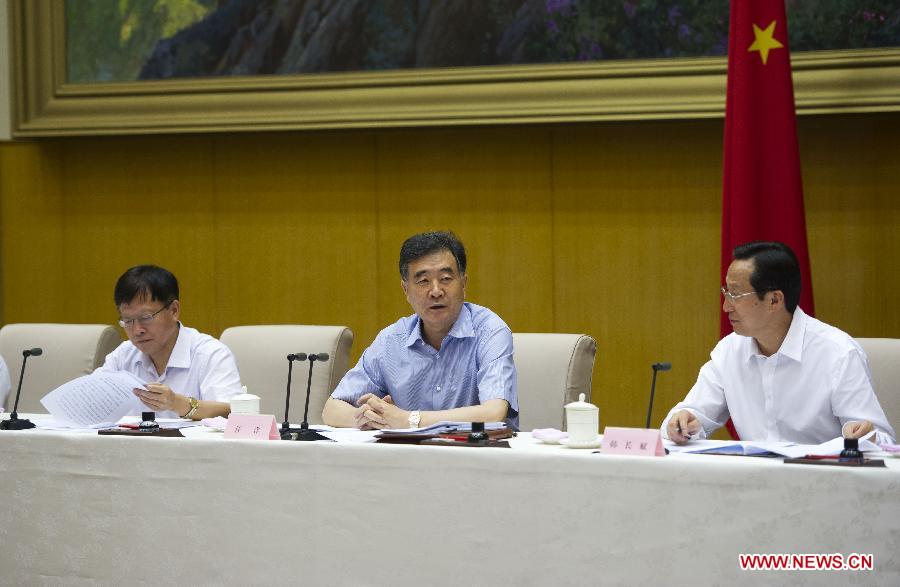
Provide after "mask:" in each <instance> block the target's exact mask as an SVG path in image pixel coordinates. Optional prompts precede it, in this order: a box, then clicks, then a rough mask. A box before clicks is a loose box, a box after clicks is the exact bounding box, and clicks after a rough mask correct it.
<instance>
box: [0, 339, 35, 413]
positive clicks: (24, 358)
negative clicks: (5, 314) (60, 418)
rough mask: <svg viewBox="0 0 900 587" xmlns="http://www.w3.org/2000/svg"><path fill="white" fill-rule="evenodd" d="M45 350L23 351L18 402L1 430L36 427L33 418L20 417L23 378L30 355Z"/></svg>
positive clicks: (17, 393)
mask: <svg viewBox="0 0 900 587" xmlns="http://www.w3.org/2000/svg"><path fill="white" fill-rule="evenodd" d="M43 352H44V351H43V350H41V349H39V348H37V347H35V348H33V349H25V350H24V351H22V371H21V373H19V387H18V389H16V403H15V405H14V406H13V411H12V413H11V414H10V415H9V420H3V421H2V422H0V430H28V429H29V428H34V423H33V422H32V421H31V420H28V419H21V420H20V419H19V396H20V395H21V393H22V379H24V378H25V363H26V362H27V361H28V357H40V356H41V355H42V354H43Z"/></svg>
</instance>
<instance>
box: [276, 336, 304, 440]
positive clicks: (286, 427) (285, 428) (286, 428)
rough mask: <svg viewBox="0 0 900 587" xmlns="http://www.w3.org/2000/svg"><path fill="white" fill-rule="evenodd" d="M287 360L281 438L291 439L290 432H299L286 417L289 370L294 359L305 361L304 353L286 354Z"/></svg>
mask: <svg viewBox="0 0 900 587" xmlns="http://www.w3.org/2000/svg"><path fill="white" fill-rule="evenodd" d="M287 360H288V378H287V392H286V393H285V394H284V422H282V423H281V440H293V439H294V437H293V436H292V435H291V433H292V432H299V429H297V428H291V422H290V420H289V419H288V411H289V410H290V407H291V371H292V370H293V367H294V361H305V360H306V353H294V354H290V355H288V356H287Z"/></svg>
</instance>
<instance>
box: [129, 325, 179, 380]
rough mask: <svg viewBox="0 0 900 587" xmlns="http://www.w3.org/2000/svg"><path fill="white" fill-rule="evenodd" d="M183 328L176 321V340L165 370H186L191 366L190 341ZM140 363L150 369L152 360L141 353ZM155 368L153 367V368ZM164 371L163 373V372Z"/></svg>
mask: <svg viewBox="0 0 900 587" xmlns="http://www.w3.org/2000/svg"><path fill="white" fill-rule="evenodd" d="M185 330H186V329H185V327H184V325H183V324H182V323H181V321H180V320H179V321H178V338H176V339H175V346H174V347H172V354H171V355H169V362H168V363H166V369H165V370H168V369H169V367H177V368H181V369H188V368H190V366H191V341H190V340H188V335H187V333H186V332H185ZM140 362H141V363H142V364H143V365H144V366H146V367H148V368H149V367H150V366H152V365H153V359H151V358H150V355H148V354H147V353H143V352H142V353H141V358H140ZM154 367H155V366H154ZM165 370H164V371H165ZM157 375H160V376H161V375H163V373H157Z"/></svg>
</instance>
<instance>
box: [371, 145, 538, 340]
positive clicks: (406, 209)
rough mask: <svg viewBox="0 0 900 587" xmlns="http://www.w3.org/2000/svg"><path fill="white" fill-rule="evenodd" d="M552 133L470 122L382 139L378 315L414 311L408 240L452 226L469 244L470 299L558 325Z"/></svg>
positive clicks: (532, 327)
mask: <svg viewBox="0 0 900 587" xmlns="http://www.w3.org/2000/svg"><path fill="white" fill-rule="evenodd" d="M549 136H550V131H549V130H547V129H468V130H462V131H446V130H436V131H429V132H418V133H416V132H398V133H386V134H385V135H383V136H382V137H381V138H380V139H379V148H378V194H379V212H378V224H379V244H380V251H379V254H380V257H381V259H382V263H381V267H382V271H381V273H380V275H379V280H378V284H379V291H380V296H381V301H380V303H379V316H380V318H381V320H382V322H383V323H385V324H387V323H390V322H391V321H394V320H396V319H397V317H398V316H402V315H407V314H410V313H411V309H410V307H409V304H408V303H407V302H406V299H405V297H404V296H403V293H402V291H401V289H400V278H399V272H398V269H397V261H398V256H399V252H400V245H401V244H402V243H403V241H404V239H406V238H407V237H409V236H411V235H412V234H415V233H417V232H422V231H425V230H442V229H451V230H453V231H454V232H455V233H456V234H457V235H458V236H459V237H460V239H462V241H463V243H464V244H465V245H466V254H467V257H468V259H469V261H468V265H469V266H468V268H467V273H468V274H469V285H468V290H467V295H468V299H469V300H470V301H472V302H475V303H478V304H481V305H484V306H488V307H490V308H491V309H492V310H494V311H495V312H497V313H498V314H499V315H500V316H501V317H502V318H503V319H504V320H505V321H506V323H507V324H509V326H510V328H512V329H513V330H518V331H520V332H529V331H551V330H553V283H552V278H551V276H552V270H553V254H552V230H553V223H552V208H551V184H550V173H551V170H550V146H549Z"/></svg>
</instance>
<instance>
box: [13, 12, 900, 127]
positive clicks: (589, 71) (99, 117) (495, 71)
mask: <svg viewBox="0 0 900 587" xmlns="http://www.w3.org/2000/svg"><path fill="white" fill-rule="evenodd" d="M10 37H11V59H12V69H13V80H14V82H13V92H12V100H13V125H14V126H13V136H14V137H16V138H25V137H47V136H79V135H81V136H83V135H121V134H149V133H186V132H240V131H261V130H295V129H350V128H394V127H425V126H455V125H498V124H535V123H571V122H588V121H604V120H661V119H691V118H717V117H722V116H723V115H724V106H725V78H726V70H727V62H726V59H725V58H724V57H716V58H692V59H649V60H631V61H608V62H592V63H568V64H554V65H521V66H503V67H495V66H491V67H462V68H447V69H429V70H404V71H390V72H360V73H335V74H314V75H291V76H248V77H217V78H206V79H176V80H165V81H139V82H127V83H96V84H69V83H67V82H66V69H65V68H66V53H65V52H66V44H65V2H63V1H60V0H55V1H54V0H11V1H10ZM792 62H793V70H794V86H795V95H796V103H797V111H798V114H801V115H807V114H830V113H849V112H881V111H896V110H898V109H900V48H888V49H864V50H844V51H821V52H808V53H797V54H794V55H793V57H792Z"/></svg>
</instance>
